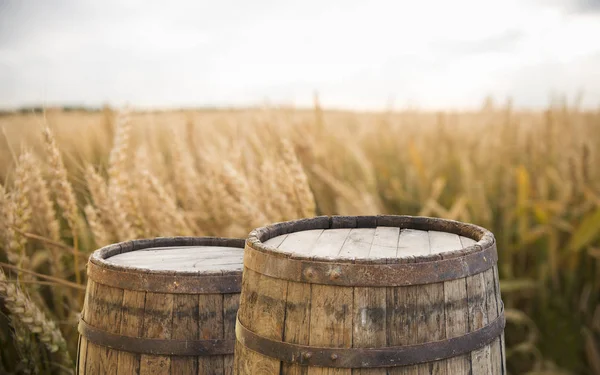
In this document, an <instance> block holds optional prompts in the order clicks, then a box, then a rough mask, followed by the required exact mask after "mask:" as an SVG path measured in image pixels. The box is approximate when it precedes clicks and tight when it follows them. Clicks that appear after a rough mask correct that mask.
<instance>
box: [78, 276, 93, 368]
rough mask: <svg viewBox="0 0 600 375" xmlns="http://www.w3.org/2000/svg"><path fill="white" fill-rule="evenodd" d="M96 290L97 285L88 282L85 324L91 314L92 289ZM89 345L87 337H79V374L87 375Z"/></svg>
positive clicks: (84, 308)
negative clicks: (86, 364)
mask: <svg viewBox="0 0 600 375" xmlns="http://www.w3.org/2000/svg"><path fill="white" fill-rule="evenodd" d="M93 288H95V283H94V282H93V281H92V280H89V281H88V284H87V287H86V293H85V298H84V300H83V308H82V312H81V314H82V318H83V320H84V321H85V322H89V319H90V314H89V306H88V305H89V300H90V294H91V293H92V289H93ZM87 344H88V341H87V339H86V338H85V337H83V336H81V335H80V336H79V348H78V352H77V364H76V366H77V367H76V372H77V373H78V374H85V362H86V357H87Z"/></svg>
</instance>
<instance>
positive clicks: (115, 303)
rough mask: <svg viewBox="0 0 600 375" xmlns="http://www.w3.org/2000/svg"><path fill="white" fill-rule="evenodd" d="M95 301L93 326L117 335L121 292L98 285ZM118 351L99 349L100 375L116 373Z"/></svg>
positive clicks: (119, 323)
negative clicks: (95, 315) (95, 312)
mask: <svg viewBox="0 0 600 375" xmlns="http://www.w3.org/2000/svg"><path fill="white" fill-rule="evenodd" d="M96 301H97V302H98V307H99V308H98V309H97V310H96V311H97V312H98V313H99V315H98V316H97V317H96V319H95V323H94V325H95V326H96V327H97V328H99V329H102V330H104V331H106V332H109V333H119V328H120V326H121V309H120V308H119V306H121V305H122V303H123V290H122V289H117V288H111V287H108V286H105V285H101V284H98V286H97V289H96ZM118 354H119V353H118V351H117V350H114V349H110V348H106V347H102V348H101V349H100V367H99V370H100V373H102V374H116V373H117V356H118Z"/></svg>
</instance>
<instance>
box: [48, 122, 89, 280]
mask: <svg viewBox="0 0 600 375" xmlns="http://www.w3.org/2000/svg"><path fill="white" fill-rule="evenodd" d="M44 140H45V142H46V152H47V154H48V161H49V164H50V173H51V179H50V186H51V188H52V190H53V191H54V194H56V202H57V203H58V206H59V207H60V209H61V210H62V215H63V217H64V218H65V220H66V222H67V224H68V225H69V228H71V233H72V235H73V248H75V250H79V246H78V223H79V210H78V208H77V199H76V198H75V192H74V191H73V186H72V185H71V183H70V182H69V178H68V175H67V168H65V164H64V162H63V159H62V156H61V155H60V150H59V149H58V145H57V144H56V139H54V135H53V134H52V132H51V131H50V128H49V127H46V128H44ZM73 268H74V271H75V280H76V281H77V283H78V284H81V275H80V273H79V257H78V256H77V255H75V254H74V255H73Z"/></svg>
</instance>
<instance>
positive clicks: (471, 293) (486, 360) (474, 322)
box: [467, 274, 492, 375]
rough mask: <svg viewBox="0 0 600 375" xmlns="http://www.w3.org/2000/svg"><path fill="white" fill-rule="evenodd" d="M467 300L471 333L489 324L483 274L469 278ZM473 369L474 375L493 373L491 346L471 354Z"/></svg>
mask: <svg viewBox="0 0 600 375" xmlns="http://www.w3.org/2000/svg"><path fill="white" fill-rule="evenodd" d="M467 298H468V304H469V331H471V332H472V331H474V330H476V329H479V328H482V327H483V326H485V325H486V324H487V323H488V316H487V311H486V291H485V279H484V277H483V274H478V275H475V276H469V277H467ZM471 369H472V374H473V375H479V374H491V373H492V369H491V366H490V348H489V346H484V347H483V348H481V349H477V350H474V351H473V352H471Z"/></svg>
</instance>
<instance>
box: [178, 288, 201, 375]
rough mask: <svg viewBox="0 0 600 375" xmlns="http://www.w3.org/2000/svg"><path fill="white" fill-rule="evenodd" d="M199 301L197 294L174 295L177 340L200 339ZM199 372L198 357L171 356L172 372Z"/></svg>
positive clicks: (182, 373)
mask: <svg viewBox="0 0 600 375" xmlns="http://www.w3.org/2000/svg"><path fill="white" fill-rule="evenodd" d="M198 326H199V302H198V295H197V294H177V295H174V296H173V333H172V335H171V337H172V338H173V339H175V340H198V336H199V332H198ZM196 373H198V358H197V357H195V356H173V357H171V374H172V375H175V374H177V375H179V374H181V375H184V374H196Z"/></svg>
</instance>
